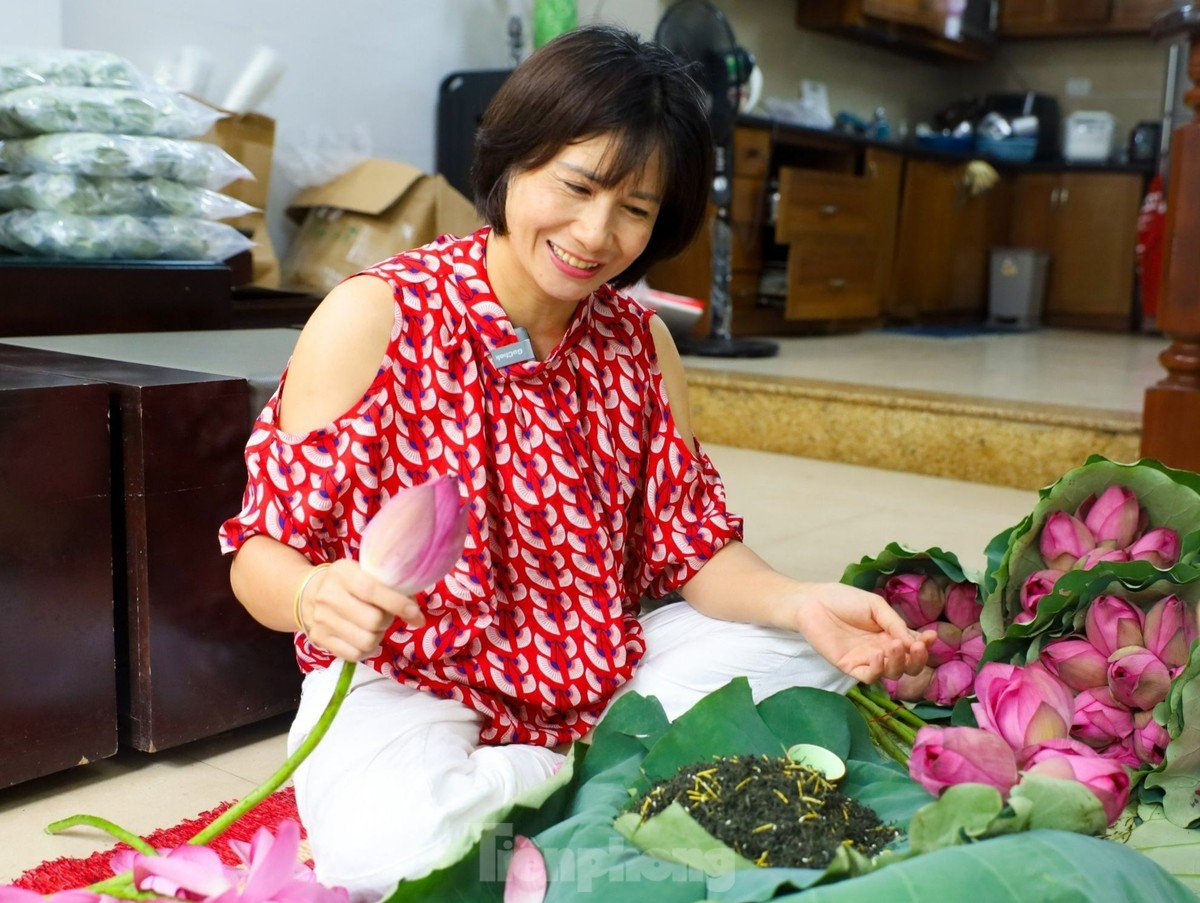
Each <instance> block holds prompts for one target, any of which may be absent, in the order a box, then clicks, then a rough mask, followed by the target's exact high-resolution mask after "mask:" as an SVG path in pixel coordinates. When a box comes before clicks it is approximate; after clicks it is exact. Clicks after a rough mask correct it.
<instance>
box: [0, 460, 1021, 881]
mask: <svg viewBox="0 0 1200 903" xmlns="http://www.w3.org/2000/svg"><path fill="white" fill-rule="evenodd" d="M708 451H709V452H710V453H711V454H712V456H713V458H714V460H715V461H716V463H717V465H718V467H719V468H720V469H721V471H722V473H723V475H724V477H725V482H726V484H727V488H728V490H729V497H730V505H731V507H732V508H733V509H734V510H736V511H738V512H740V513H742V514H744V515H745V517H746V523H747V530H746V539H747V542H748V543H749V544H750V545H751V546H752V547H753V548H755V549H756V550H757V551H758V552H759V553H760V554H762V555H763V557H764V558H766V559H767V560H768V561H770V562H771V563H772V564H773V565H774V566H775V567H777V568H779V569H780V570H783V571H784V572H786V573H789V574H792V575H793V576H796V577H799V578H801V579H806V580H814V581H824V580H836V579H837V578H838V577H839V576H840V575H841V572H842V569H843V568H844V567H845V566H846V565H847V564H849V563H851V562H853V561H857V560H858V559H859V558H860V557H861V556H863V555H871V554H874V553H876V552H878V551H879V550H880V549H882V548H883V546H884V545H885V544H886V543H888V542H889V541H892V540H898V541H901V542H904V543H905V544H907V545H910V546H915V547H918V548H925V547H928V546H932V545H938V546H941V547H942V548H947V549H951V550H953V551H955V552H957V553H958V554H959V556H960V557H961V558H962V560H963V563H964V564H966V565H967V566H968V567H973V568H978V567H982V565H983V550H984V547H985V546H986V544H987V541H988V540H989V539H990V538H991V537H992V536H993V535H994V534H996V533H998V532H999V531H1000V530H1002V529H1004V528H1005V527H1008V526H1010V525H1012V524H1014V523H1016V522H1017V521H1018V520H1019V519H1020V518H1021V517H1023V516H1024V515H1025V514H1026V513H1028V510H1029V509H1030V508H1031V507H1032V505H1033V501H1034V493H1032V492H1025V491H1021V490H1016V489H1004V488H999V487H995V486H984V485H979V484H975V483H961V482H956V481H953V480H945V479H939V478H936V477H925V476H918V475H914V474H905V473H895V472H891V471H880V470H870V469H866V468H862V467H853V466H850V465H845V464H834V463H829V462H825V461H813V460H807V459H802V458H793V457H788V456H784V455H772V454H767V453H764V452H755V451H747V450H743V449H737V448H729V447H724V446H715V447H711V448H709V449H708ZM286 728H287V719H286V718H282V719H275V720H273V721H271V722H267V723H265V724H262V725H258V726H256V727H252V728H246V729H243V730H241V731H235V732H231V733H230V734H227V735H224V736H222V737H220V738H217V739H213V740H207V741H202V742H199V743H195V744H191V745H189V746H187V747H184V748H182V749H176V750H170V751H167V752H164V753H159V754H156V755H147V754H143V753H122V754H120V755H118V756H116V757H115V758H112V759H107V760H103V761H99V762H95V763H93V764H91V765H88V766H86V767H82V768H77V769H74V770H72V771H68V772H64V773H62V774H59V775H54V776H51V777H48V778H43V779H41V780H38V781H32V782H29V783H27V784H23V785H19V786H17V787H13V788H9V789H8V790H3V791H0V883H2V882H3V881H4V880H12V879H14V878H16V877H17V876H18V875H19V874H20V873H21V872H22V871H23V870H25V869H26V868H29V867H31V866H34V865H36V864H37V863H38V862H40V861H41V860H43V859H48V858H54V857H58V856H86V855H88V854H89V853H91V852H92V851H94V850H96V849H102V848H105V847H107V846H109V845H110V843H109V841H108V839H107V838H106V837H104V836H102V835H100V834H98V833H96V832H93V831H91V830H90V829H89V830H83V829H76V830H75V831H73V832H72V833H71V834H70V835H69V836H68V835H60V836H57V837H48V836H46V835H45V834H43V833H42V829H43V827H44V826H45V825H46V824H48V823H50V822H52V821H54V820H56V819H60V818H65V817H66V816H68V815H73V814H75V813H79V812H83V813H89V814H93V815H100V816H103V817H105V818H108V819H111V820H112V821H115V822H117V823H118V824H121V825H123V826H125V827H127V828H129V829H130V830H133V831H135V832H139V833H146V832H148V831H149V830H151V829H153V828H158V827H165V826H167V825H171V824H174V823H176V822H178V821H181V820H183V819H185V818H190V817H192V816H194V815H196V814H197V813H199V812H201V811H203V810H205V809H209V808H211V807H213V806H214V805H216V804H217V803H219V802H221V801H223V800H229V799H234V798H237V797H239V796H241V795H244V794H245V793H246V792H247V791H249V790H250V789H251V788H252V787H253V786H254V785H255V784H257V783H258V782H260V781H262V780H264V779H265V778H266V777H267V776H269V775H270V774H271V772H273V771H274V770H275V769H276V768H277V767H278V765H279V764H280V763H281V762H282V761H283V757H284V733H285V731H286Z"/></svg>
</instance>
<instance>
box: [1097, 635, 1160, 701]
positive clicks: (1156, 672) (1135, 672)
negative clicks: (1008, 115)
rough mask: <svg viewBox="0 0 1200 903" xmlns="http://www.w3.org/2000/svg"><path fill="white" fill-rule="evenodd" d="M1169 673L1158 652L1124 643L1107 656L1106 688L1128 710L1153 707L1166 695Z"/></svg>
mask: <svg viewBox="0 0 1200 903" xmlns="http://www.w3.org/2000/svg"><path fill="white" fill-rule="evenodd" d="M1170 687H1171V675H1170V674H1168V673H1167V666H1166V665H1164V664H1163V663H1162V661H1161V660H1160V659H1159V657H1158V656H1157V655H1155V654H1154V653H1153V652H1151V651H1150V650H1149V649H1143V648H1142V647H1141V646H1126V647H1125V648H1124V649H1120V650H1118V651H1116V652H1114V653H1113V654H1112V655H1111V656H1110V657H1109V666H1108V688H1109V689H1110V690H1112V695H1113V699H1115V700H1116V701H1117V702H1119V703H1121V705H1127V706H1129V707H1130V708H1131V709H1152V708H1154V707H1155V706H1156V705H1158V704H1159V703H1160V702H1162V701H1163V700H1164V699H1166V698H1167V690H1168V689H1170Z"/></svg>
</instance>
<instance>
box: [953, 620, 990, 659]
mask: <svg viewBox="0 0 1200 903" xmlns="http://www.w3.org/2000/svg"><path fill="white" fill-rule="evenodd" d="M985 645H986V643H985V641H984V639H983V627H982V626H981V625H980V624H978V623H975V624H972V625H971V626H970V627H968V628H967V629H966V630H964V631H963V632H962V646H960V647H959V650H958V651H959V655H961V656H962V660H963V661H964V662H966V663H967V664H968V665H970V666H971V667H972V668H973V669H976V670H978V668H979V662H980V661H982V659H983V650H984V647H985Z"/></svg>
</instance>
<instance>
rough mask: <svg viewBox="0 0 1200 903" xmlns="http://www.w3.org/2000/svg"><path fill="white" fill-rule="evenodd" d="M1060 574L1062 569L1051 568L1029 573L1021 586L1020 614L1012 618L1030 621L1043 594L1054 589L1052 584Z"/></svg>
mask: <svg viewBox="0 0 1200 903" xmlns="http://www.w3.org/2000/svg"><path fill="white" fill-rule="evenodd" d="M1062 575H1063V572H1062V571H1056V570H1053V569H1047V570H1044V571H1034V572H1033V573H1032V574H1030V575H1029V577H1028V579H1026V581H1025V585H1024V586H1022V587H1021V609H1022V614H1021V615H1018V616H1017V617H1016V618H1014V619H1013V620H1015V621H1016V622H1017V623H1019V624H1024V623H1026V622H1028V621H1032V620H1033V616H1034V615H1036V614H1037V608H1038V603H1039V602H1041V601H1042V597H1043V596H1045V595H1047V594H1048V593H1049V592H1050V591H1051V590H1052V589H1054V584H1055V583H1057V582H1058V578H1059V577H1061V576H1062ZM1022 615H1023V616H1024V617H1022Z"/></svg>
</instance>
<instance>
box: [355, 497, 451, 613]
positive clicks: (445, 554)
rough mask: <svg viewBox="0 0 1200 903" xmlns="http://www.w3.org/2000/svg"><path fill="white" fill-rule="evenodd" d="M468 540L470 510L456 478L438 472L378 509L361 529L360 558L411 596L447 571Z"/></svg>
mask: <svg viewBox="0 0 1200 903" xmlns="http://www.w3.org/2000/svg"><path fill="white" fill-rule="evenodd" d="M466 539H467V509H466V508H465V507H464V506H463V504H462V497H461V496H460V495H459V491H458V481H457V480H456V479H454V478H453V477H434V478H433V479H432V480H428V481H427V482H425V483H422V484H421V485H420V486H414V487H413V488H412V489H406V490H403V491H401V492H399V493H397V494H396V495H394V496H392V498H391V499H390V500H389V501H388V502H387V503H386V504H385V505H384V506H383V507H382V508H380V509H379V512H378V513H377V514H376V515H375V516H374V517H373V518H372V519H371V521H370V523H368V524H367V528H366V529H365V530H363V535H362V543H361V544H360V546H359V552H358V560H359V564H361V565H362V567H363V570H365V571H366V572H367V573H368V574H370V575H371V576H373V577H375V578H376V579H378V580H382V581H383V582H384V583H386V584H387V585H388V586H391V587H394V588H395V589H397V590H399V591H400V592H402V593H404V594H406V595H412V594H413V593H416V592H418V591H420V590H423V589H427V588H428V587H430V586H432V585H433V584H434V583H436V582H437V581H439V580H441V579H442V578H443V577H445V576H446V574H447V573H448V572H449V570H450V568H452V567H453V566H454V563H455V562H456V561H458V559H459V558H460V557H461V556H462V552H463V544H464V543H465V542H466Z"/></svg>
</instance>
